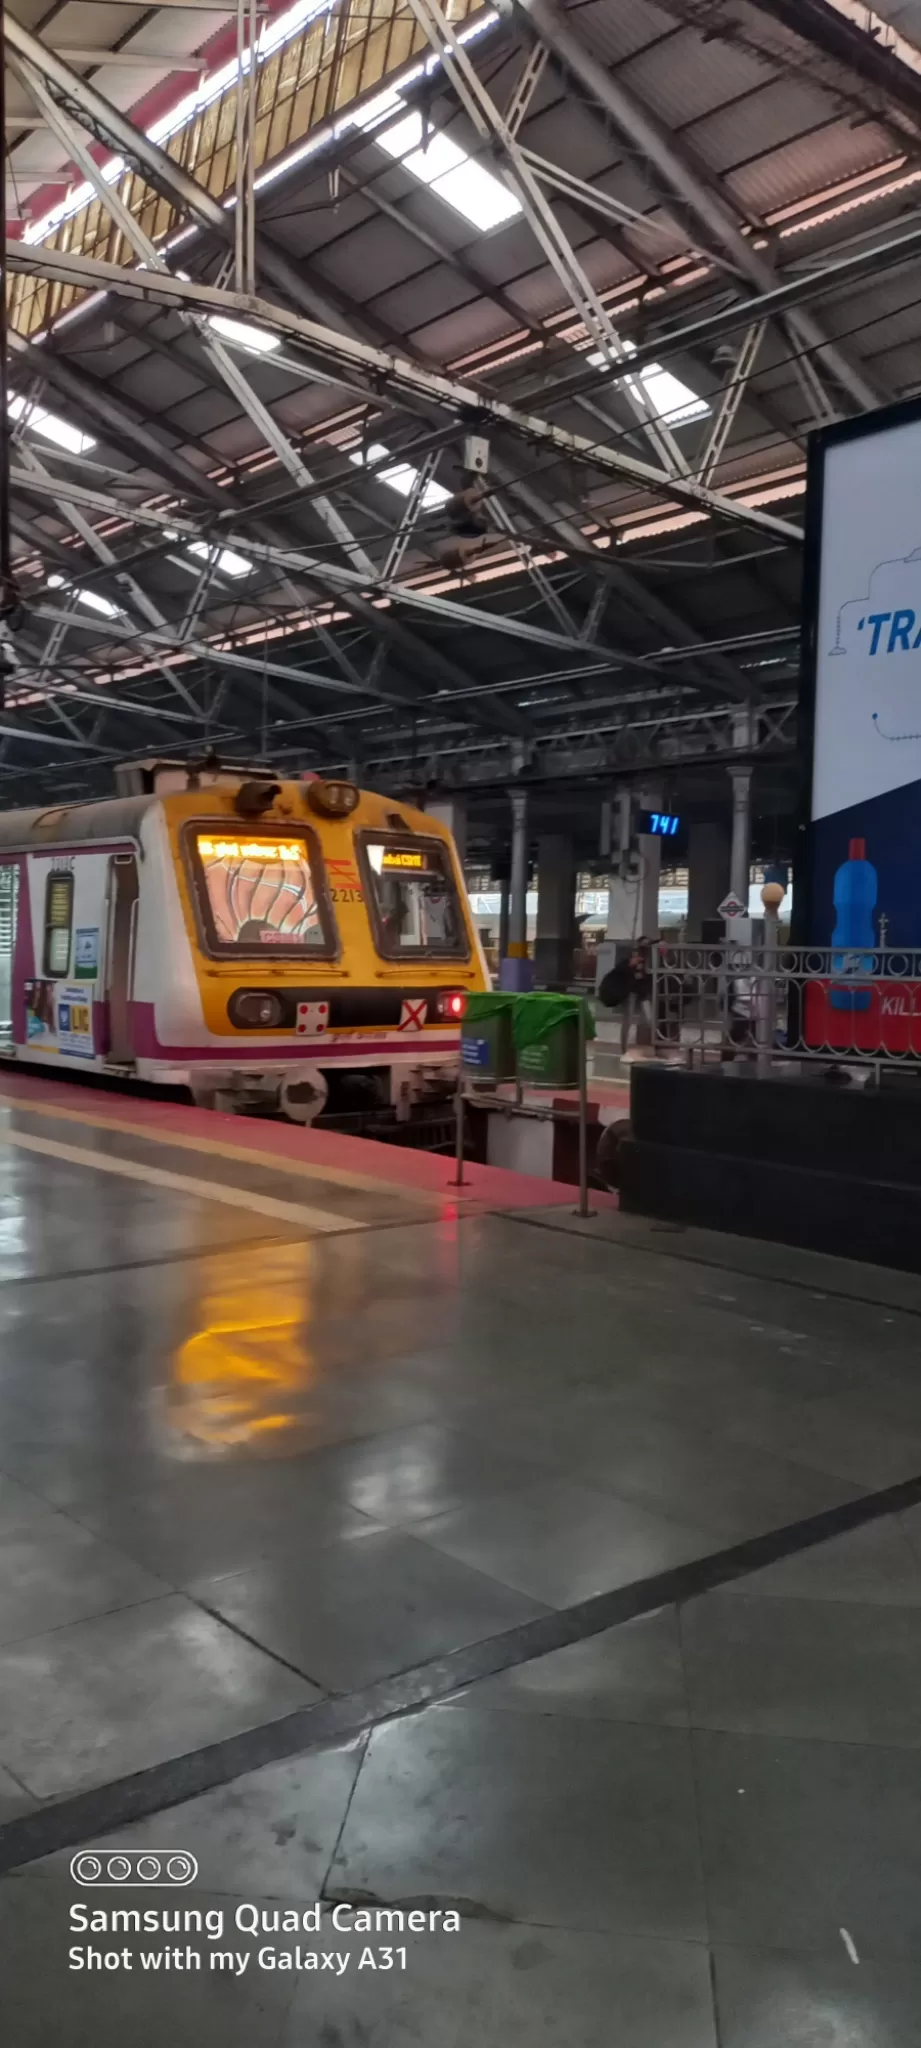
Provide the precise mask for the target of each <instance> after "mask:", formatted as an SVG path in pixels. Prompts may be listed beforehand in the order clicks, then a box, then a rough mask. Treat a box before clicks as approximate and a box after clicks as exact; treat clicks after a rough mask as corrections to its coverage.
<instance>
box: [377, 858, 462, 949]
mask: <svg viewBox="0 0 921 2048" xmlns="http://www.w3.org/2000/svg"><path fill="white" fill-rule="evenodd" d="M361 850H362V856H363V864H364V867H365V874H366V887H367V896H368V904H369V908H370V911H371V921H372V926H373V930H374V937H375V941H376V944H377V950H378V952H379V953H380V954H381V955H382V956H383V958H384V959H385V960H403V959H407V958H413V957H416V958H419V957H421V956H423V955H424V956H426V957H427V958H429V959H439V960H445V959H451V960H458V959H462V960H466V959H468V958H469V955H470V946H469V942H468V939H467V931H466V926H465V924H464V917H463V912H462V909H461V904H460V900H459V897H458V892H457V884H456V882H455V880H454V872H453V868H452V865H451V860H450V856H449V853H448V849H447V847H446V846H445V845H444V844H443V842H442V840H440V839H416V838H414V839H412V840H408V839H402V838H396V837H389V836H387V835H384V834H381V835H376V834H373V833H365V834H364V836H363V839H362V843H361Z"/></svg>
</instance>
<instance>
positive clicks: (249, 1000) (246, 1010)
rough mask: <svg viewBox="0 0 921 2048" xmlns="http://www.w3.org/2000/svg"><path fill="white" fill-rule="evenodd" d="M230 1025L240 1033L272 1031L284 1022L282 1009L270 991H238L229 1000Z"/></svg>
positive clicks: (256, 989) (260, 989)
mask: <svg viewBox="0 0 921 2048" xmlns="http://www.w3.org/2000/svg"><path fill="white" fill-rule="evenodd" d="M229 1015H230V1021H231V1024H236V1026H237V1028H238V1029H239V1030H240V1031H272V1030H276V1029H277V1027H278V1025H279V1024H282V1023H283V1022H284V1015H285V1013H284V1008H283V1006H282V1004H281V1003H280V1002H279V999H278V997H277V996H274V995H273V994H272V992H271V990H270V989H264V988H248V989H238V990H237V993H236V995H235V996H231V998H230V1006H229Z"/></svg>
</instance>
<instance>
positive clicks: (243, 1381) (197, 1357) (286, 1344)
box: [168, 1286, 314, 1450]
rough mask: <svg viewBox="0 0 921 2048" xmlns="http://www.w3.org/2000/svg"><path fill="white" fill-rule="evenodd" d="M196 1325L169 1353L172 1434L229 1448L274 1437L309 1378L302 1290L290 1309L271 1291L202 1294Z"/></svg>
mask: <svg viewBox="0 0 921 2048" xmlns="http://www.w3.org/2000/svg"><path fill="white" fill-rule="evenodd" d="M202 1316H203V1323H202V1327H201V1328H200V1329H198V1330H196V1331H195V1332H194V1334H193V1335H192V1336H191V1337H187V1338H186V1340H185V1342H184V1343H183V1344H181V1345H180V1346H179V1348H178V1350H177V1351H176V1353H175V1357H174V1360H173V1372H172V1375H171V1380H170V1387H169V1398H168V1413H169V1420H170V1422H171V1424H172V1426H173V1428H175V1429H177V1430H179V1431H180V1432H181V1433H182V1434H183V1435H184V1436H187V1437H193V1438H195V1439H197V1440H198V1442H200V1443H201V1444H206V1445H208V1446H210V1447H211V1448H214V1449H217V1448H221V1447H223V1448H225V1449H228V1450H229V1449H231V1448H234V1449H237V1448H239V1447H240V1445H242V1444H247V1443H250V1442H252V1441H253V1440H254V1439H258V1438H263V1437H268V1436H271V1435H272V1434H273V1433H274V1434H275V1435H277V1436H279V1437H280V1436H282V1435H283V1434H284V1433H285V1432H286V1431H288V1430H293V1429H295V1428H296V1426H297V1424H298V1422H299V1420H300V1414H299V1410H298V1405H297V1404H296V1403H295V1404H294V1405H293V1406H292V1401H291V1396H292V1394H293V1393H295V1392H303V1390H304V1389H305V1388H306V1387H307V1386H308V1385H309V1384H310V1381H311V1380H312V1378H313V1376H314V1369H313V1362H312V1358H311V1352H310V1346H309V1342H308V1337H307V1330H306V1327H305V1303H304V1297H303V1292H302V1288H301V1287H299V1288H298V1289H297V1290H296V1291H295V1290H294V1289H292V1290H291V1296H290V1304H289V1303H288V1302H285V1300H284V1297H283V1296H282V1301H281V1304H280V1303H279V1290H278V1288H277V1286H276V1287H273V1288H272V1290H271V1293H269V1292H268V1291H266V1292H264V1293H263V1294H261V1295H260V1294H259V1292H258V1291H256V1290H253V1289H247V1290H243V1289H240V1290H234V1291H233V1292H232V1293H231V1292H229V1291H224V1292H222V1293H220V1294H213V1295H206V1297H205V1299H204V1301H203V1303H202Z"/></svg>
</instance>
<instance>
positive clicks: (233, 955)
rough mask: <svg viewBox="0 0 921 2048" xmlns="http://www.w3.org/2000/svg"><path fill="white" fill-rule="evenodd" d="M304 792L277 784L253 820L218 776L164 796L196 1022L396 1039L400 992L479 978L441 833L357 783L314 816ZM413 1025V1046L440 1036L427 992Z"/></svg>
mask: <svg viewBox="0 0 921 2048" xmlns="http://www.w3.org/2000/svg"><path fill="white" fill-rule="evenodd" d="M309 788H310V785H309V784H308V785H304V784H300V783H287V784H284V785H282V786H281V788H280V790H279V793H278V795H277V796H276V797H275V799H274V801H272V802H271V803H270V804H269V805H268V806H267V807H266V808H265V809H264V810H263V811H262V812H261V813H260V814H259V815H258V816H255V817H252V818H246V817H241V816H240V815H239V812H238V810H237V809H236V808H235V792H234V791H233V790H232V789H228V788H226V787H223V788H222V787H215V788H211V789H207V790H199V791H189V792H184V793H183V794H182V795H175V796H169V797H167V798H165V799H164V808H165V810H166V814H167V819H168V824H169V831H170V838H171V845H172V850H173V858H174V861H175V863H176V869H177V878H178V882H179V889H180V895H181V898H182V903H183V911H184V916H185V922H186V929H187V932H188V936H189V942H190V946H191V949H192V955H193V959H194V961H195V963H196V973H197V976H198V981H199V987H200V991H201V1000H202V1009H203V1013H204V1021H205V1025H206V1028H207V1030H208V1031H209V1033H211V1034H213V1035H214V1036H215V1037H222V1038H234V1037H237V1036H239V1035H243V1034H249V1035H250V1036H253V1035H258V1036H259V1037H264V1036H265V1035H266V1034H267V1033H270V1034H271V1036H272V1037H273V1038H274V1037H276V1035H277V1037H278V1038H279V1039H280V1040H282V1041H283V1042H284V1041H290V1039H292V1038H293V1039H295V1040H296V1039H297V1038H298V1037H300V1038H304V1037H308V1038H310V1039H315V1038H316V1037H317V1036H318V1035H323V1034H324V1033H325V1032H326V1031H327V1030H330V1029H334V1030H335V1034H336V1037H337V1039H341V1038H342V1036H348V1037H349V1038H354V1039H355V1041H356V1049H357V1048H358V1046H360V1044H361V1042H362V1040H367V1039H375V1040H377V1041H380V1039H381V1037H382V1035H383V1036H385V1037H387V1038H389V1037H390V1036H391V1035H392V1037H393V1040H394V1042H395V1045H400V1046H405V1043H406V1040H405V1037H403V1038H402V1039H401V1021H405V1020H401V1010H405V1007H406V1006H405V1005H402V1006H399V1007H395V1004H394V1001H393V1000H392V998H393V997H395V996H396V995H397V993H398V992H399V991H400V990H401V989H404V988H405V989H407V990H416V991H419V992H421V994H422V995H424V994H425V992H426V991H428V990H438V989H441V990H444V989H457V990H460V991H469V990H472V989H480V988H484V987H486V986H487V980H486V974H485V967H484V962H483V958H482V953H481V950H480V946H479V941H478V938H477V934H476V931H475V928H474V926H473V923H472V920H471V917H470V913H469V908H468V904H467V897H466V891H465V889H464V882H463V874H462V872H461V869H460V866H459V863H458V860H457V856H456V852H455V850H454V846H453V843H452V841H451V838H450V834H449V833H447V832H446V831H445V829H444V827H442V826H440V825H439V824H437V823H436V821H435V820H434V819H430V818H428V817H427V816H426V814H425V813H424V812H421V811H416V810H414V809H411V808H409V807H408V806H406V805H404V804H401V805H399V807H397V806H396V805H395V804H394V803H393V801H392V799H387V798H384V797H378V796H375V795H372V794H370V793H369V792H366V791H362V792H358V793H357V802H356V804H355V808H354V809H353V810H352V812H351V815H349V816H347V817H326V816H323V815H322V813H321V812H320V810H319V809H318V808H317V807H316V804H315V803H314V804H311V801H310V798H309V796H308V793H307V792H308V790H309ZM260 991H261V998H260V993H259V992H260ZM375 995H376V996H377V998H378V999H377V1000H375ZM388 996H389V997H390V998H391V1000H389V1001H388ZM417 1002H418V998H417ZM385 1018H386V1021H384V1020H385ZM409 1021H410V1023H411V1024H412V1026H413V1028H414V1031H415V1032H416V1033H417V1034H418V1035H417V1036H416V1043H417V1045H418V1044H419V1042H420V1038H421V1039H422V1040H423V1041H424V1038H425V1037H426V1036H427V1035H429V1034H431V1035H432V1036H438V1034H439V1033H440V1035H441V1037H442V1038H443V1037H444V1033H445V1029H446V1022H445V1018H444V1017H443V1016H439V1015H438V1014H437V1011H435V1010H434V1009H433V1004H432V1003H431V1002H427V1004H426V1009H425V1015H424V1016H422V1015H421V1013H417V1014H416V1015H415V1016H414V1017H411V1018H410V1020H409Z"/></svg>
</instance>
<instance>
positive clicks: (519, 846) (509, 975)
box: [499, 789, 533, 989]
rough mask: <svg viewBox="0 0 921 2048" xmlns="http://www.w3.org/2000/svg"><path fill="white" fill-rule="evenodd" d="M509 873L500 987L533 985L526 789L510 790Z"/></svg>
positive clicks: (526, 986) (527, 987) (511, 987)
mask: <svg viewBox="0 0 921 2048" xmlns="http://www.w3.org/2000/svg"><path fill="white" fill-rule="evenodd" d="M511 799H512V872H511V884H510V890H509V919H508V953H507V954H506V956H505V958H504V959H503V961H502V962H501V965H500V968H499V986H500V988H507V989H529V988H530V987H531V986H532V980H533V977H532V973H531V962H530V960H529V959H528V792H527V790H526V789H513V790H512V792H511Z"/></svg>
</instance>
